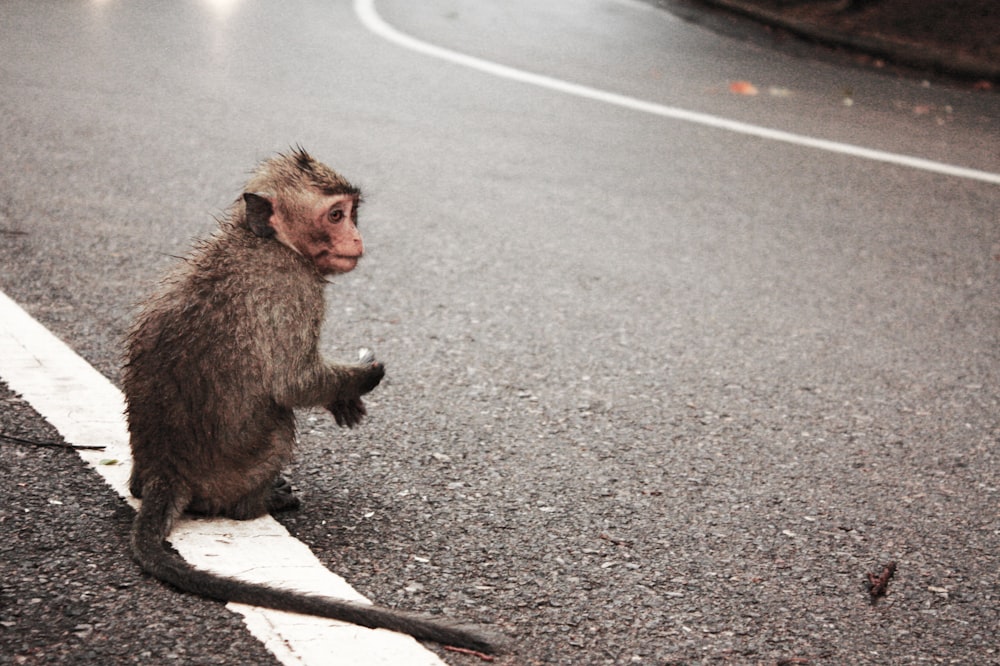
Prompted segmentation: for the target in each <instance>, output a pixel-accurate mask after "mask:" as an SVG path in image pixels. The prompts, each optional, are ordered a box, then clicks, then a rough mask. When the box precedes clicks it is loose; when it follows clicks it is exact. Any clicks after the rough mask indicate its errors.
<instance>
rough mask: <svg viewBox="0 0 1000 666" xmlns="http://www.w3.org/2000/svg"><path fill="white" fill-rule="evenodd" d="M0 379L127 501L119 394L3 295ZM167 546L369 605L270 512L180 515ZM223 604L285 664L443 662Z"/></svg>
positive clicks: (404, 643)
mask: <svg viewBox="0 0 1000 666" xmlns="http://www.w3.org/2000/svg"><path fill="white" fill-rule="evenodd" d="M0 378H2V379H3V380H4V381H5V382H6V383H7V385H8V386H9V387H10V388H11V389H12V390H13V391H15V392H17V393H19V394H21V396H22V397H23V398H24V399H25V400H26V401H27V402H28V403H29V404H30V405H31V406H32V407H33V408H34V409H35V411H37V412H38V413H39V414H41V415H42V417H43V418H44V419H45V420H46V421H48V422H49V423H51V424H52V425H53V426H54V427H55V428H56V429H57V430H58V431H59V433H60V434H61V435H62V436H63V438H65V440H66V441H67V442H69V443H71V444H75V445H84V446H104V447H105V450H104V451H89V450H80V451H79V453H80V456H81V457H82V458H83V459H84V460H85V461H86V462H87V463H89V464H90V465H91V467H93V468H94V469H95V470H96V471H97V473H98V474H100V475H101V476H102V477H104V480H105V481H106V482H107V483H108V485H110V486H111V487H112V488H113V489H114V490H115V491H116V492H117V493H118V494H119V495H121V496H122V497H125V498H129V493H128V477H129V471H130V470H131V455H130V453H129V447H128V431H127V426H126V424H125V418H124V405H125V400H124V397H123V396H122V394H121V391H119V390H118V389H117V388H116V387H115V386H114V385H113V384H112V383H111V382H109V381H108V380H107V379H106V378H105V377H104V376H103V375H101V374H100V373H99V372H97V370H95V369H94V368H93V367H92V366H91V365H90V364H89V363H87V362H86V361H85V360H83V359H82V358H80V356H78V355H77V354H76V352H74V351H73V350H72V349H70V348H69V347H68V346H66V344H65V343H63V342H62V341H61V340H59V339H58V338H56V337H55V336H54V335H53V334H52V333H51V332H49V330H48V329H46V328H45V327H44V326H42V325H41V324H39V323H38V322H37V321H35V320H34V319H33V318H32V317H31V315H29V314H28V313H27V312H25V311H24V310H23V309H22V308H21V307H20V306H18V305H17V304H16V303H15V302H14V301H12V300H11V299H10V298H9V297H8V296H7V295H6V294H4V293H3V292H0ZM112 461H117V462H112ZM129 501H130V502H131V503H132V505H133V506H136V505H137V502H136V501H135V500H133V499H129ZM171 542H172V543H173V544H174V546H175V547H176V548H177V550H178V551H179V552H180V553H181V555H183V556H184V558H185V559H186V560H188V561H189V562H191V563H192V564H194V565H196V566H198V567H200V568H203V569H209V570H211V571H215V572H218V573H221V574H225V575H228V576H235V577H237V578H242V579H246V580H252V581H257V582H266V583H268V584H271V585H282V586H286V587H290V588H294V589H301V590H304V591H308V592H316V593H321V594H328V595H331V596H335V597H340V598H345V599H355V600H360V601H365V599H364V597H362V596H361V595H360V594H359V593H358V592H356V591H355V590H354V589H353V588H351V586H350V585H348V584H347V583H346V582H345V581H344V579H343V578H341V577H340V576H337V575H336V574H334V573H332V572H330V571H329V570H328V569H327V568H326V567H324V566H323V564H322V563H321V562H320V561H319V560H318V559H317V558H316V556H315V555H313V553H312V552H311V551H310V550H309V549H308V548H307V547H306V546H305V544H303V543H301V542H300V541H298V540H296V539H294V538H293V537H292V536H291V535H290V534H288V532H287V531H286V530H285V528H284V527H283V526H282V525H281V524H280V523H278V522H277V521H275V520H274V519H273V518H271V517H266V518H260V519H258V520H253V521H246V522H240V521H232V520H222V519H211V520H183V521H181V522H180V524H178V525H177V527H176V528H175V529H174V532H173V533H172V535H171ZM228 608H229V609H230V610H232V611H235V612H237V613H240V614H241V615H243V620H244V622H245V623H246V625H247V628H248V629H249V630H250V632H251V633H252V634H253V635H254V636H255V637H256V638H257V639H258V640H260V641H261V642H262V643H263V644H264V645H265V646H266V647H267V648H268V649H269V650H270V651H271V652H272V653H274V655H275V656H276V657H277V658H278V660H279V661H280V662H281V663H283V664H286V665H288V666H312V665H316V666H319V665H321V664H330V663H337V664H345V665H350V666H355V665H356V666H362V665H364V666H397V665H401V664H402V665H406V666H409V665H411V664H412V665H414V666H443V665H444V662H443V661H441V660H440V659H439V658H438V657H437V655H435V654H434V653H432V652H430V651H429V650H427V649H425V648H424V647H423V646H422V645H420V644H419V643H418V642H417V641H415V640H414V639H412V638H410V637H409V636H404V635H402V634H396V633H392V632H389V631H384V630H372V629H365V628H363V627H357V626H355V625H351V624H344V623H340V622H333V621H331V620H324V619H322V618H314V617H307V616H303V615H294V614H291V613H282V612H279V611H271V610H265V609H261V608H254V607H251V606H244V605H241V604H229V605H228Z"/></svg>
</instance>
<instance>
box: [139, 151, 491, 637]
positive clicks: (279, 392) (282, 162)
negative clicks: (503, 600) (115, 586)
mask: <svg viewBox="0 0 1000 666" xmlns="http://www.w3.org/2000/svg"><path fill="white" fill-rule="evenodd" d="M359 202H360V191H359V190H358V189H357V188H355V187H353V186H352V185H351V184H350V183H348V182H347V181H346V180H345V179H344V178H343V177H341V176H340V175H339V174H337V173H336V172H334V171H333V170H332V169H330V168H329V167H327V166H326V165H324V164H321V163H320V162H317V161H316V160H314V159H313V158H312V157H310V156H309V155H308V154H307V153H306V152H305V151H304V150H302V149H301V148H298V149H296V150H294V151H293V152H292V153H291V154H289V155H279V156H277V157H275V158H272V159H270V160H268V161H266V162H264V163H262V164H261V165H260V167H259V168H258V169H257V171H256V172H255V173H254V175H253V176H252V177H251V179H250V181H249V183H247V187H246V189H245V192H244V194H243V197H242V198H241V199H240V200H237V202H236V203H235V204H233V206H232V208H231V209H230V210H229V211H228V214H227V216H226V217H225V218H224V219H223V220H222V221H221V222H220V228H219V230H218V231H217V232H216V234H215V235H214V236H213V237H212V238H210V239H209V240H207V241H204V242H202V243H201V244H200V245H199V246H198V247H197V248H196V250H195V251H194V253H193V254H192V255H191V256H190V257H188V258H187V259H186V260H185V261H184V262H183V263H182V264H181V265H180V266H179V268H177V269H176V270H175V271H174V272H173V273H172V274H171V275H170V276H169V277H168V278H167V279H166V280H165V281H164V284H163V286H162V288H161V290H160V291H159V292H158V293H157V294H156V295H154V296H153V297H151V298H150V299H149V300H147V301H146V302H145V303H144V305H143V307H142V309H141V311H140V313H139V315H138V316H137V318H136V320H135V322H134V324H133V326H132V328H131V330H130V332H129V334H128V337H127V340H126V362H125V366H124V369H123V375H122V380H123V385H124V391H125V397H126V402H127V416H128V426H129V433H130V444H131V447H132V456H133V459H134V466H133V469H132V477H131V479H130V482H129V489H130V491H131V492H132V494H133V495H135V496H136V497H139V498H142V506H141V507H140V508H139V513H138V515H137V516H136V520H135V525H134V527H133V532H132V549H133V553H134V556H135V558H136V560H137V561H138V562H139V564H140V565H141V566H142V568H143V569H145V570H146V571H147V572H149V573H151V574H152V575H154V576H156V577H157V578H160V579H161V580H164V581H166V582H168V583H171V584H172V585H174V586H176V587H178V588H180V589H182V590H186V591H188V592H193V593H195V594H199V595H202V596H205V597H210V598H212V599H219V600H224V601H236V602H240V603H246V604H251V605H255V606H264V607H267V608H276V609H280V610H287V611H293V612H299V613H307V614H310V615H320V616H323V617H329V618H334V619H338V620H345V621H347V622H352V623H354V624H359V625H363V626H366V627H383V628H386V629H391V630H394V631H400V632H404V633H407V634H410V635H412V636H415V637H417V638H423V639H428V640H433V641H437V642H439V643H443V644H446V645H456V646H461V647H466V648H470V649H473V650H480V651H493V650H494V649H495V647H494V645H493V644H492V643H491V642H490V640H489V639H487V638H486V637H484V636H482V635H480V634H479V633H477V632H474V631H472V630H467V629H463V628H461V627H454V626H449V625H445V624H440V623H436V622H433V621H431V620H428V619H426V618H423V617H420V616H418V615H412V614H408V613H402V612H397V611H394V610H390V609H387V608H380V607H377V606H367V605H362V604H354V603H350V602H347V601H342V600H338V599H332V598H327V597H320V596H314V595H304V594H299V593H296V592H291V591H288V590H282V589H277V588H271V587H266V586H262V585H253V584H250V583H244V582H242V581H236V580H233V579H229V578H224V577H221V576H216V575H214V574H210V573H208V572H204V571H200V570H198V569H195V568H194V567H192V566H191V565H189V564H188V563H187V562H185V561H184V560H183V559H182V558H180V557H178V556H177V555H175V554H174V553H172V552H171V551H170V550H168V549H167V548H166V546H165V544H164V540H165V539H166V538H167V536H168V535H169V533H170V529H171V527H172V525H173V523H174V522H175V521H176V520H177V519H178V518H179V517H180V515H181V514H182V513H183V512H184V511H185V510H188V511H192V512H197V513H201V514H207V515H215V516H227V517H230V518H235V519H237V520H244V519H250V518H255V517H257V516H261V515H263V514H265V513H267V512H268V511H277V510H282V509H289V508H295V507H297V506H298V499H297V498H296V497H295V496H294V495H293V494H292V492H291V487H290V486H289V484H288V483H287V482H286V481H284V479H282V478H281V476H280V472H281V469H282V467H283V466H284V465H285V464H286V463H288V462H289V460H290V459H291V457H292V452H293V449H294V446H295V421H294V417H293V412H292V410H293V409H294V408H297V407H312V406H324V407H326V408H327V409H329V410H330V411H331V412H332V413H333V415H334V417H335V418H336V420H337V423H338V424H340V425H344V426H349V427H353V426H355V425H357V424H358V423H359V422H360V421H361V418H362V417H363V416H364V415H365V406H364V403H363V402H362V401H361V396H362V395H363V394H365V393H367V392H369V391H371V390H372V389H374V388H375V387H376V386H377V385H378V383H379V382H380V381H381V379H382V377H383V375H384V373H385V369H384V367H383V366H382V364H381V363H376V362H375V361H374V358H373V357H371V356H370V355H366V356H365V357H363V358H362V360H361V362H360V363H357V364H354V365H334V364H330V363H328V362H326V361H324V360H323V359H322V358H321V357H320V353H319V349H318V341H319V334H320V326H321V324H322V321H323V316H324V301H323V287H324V285H325V284H326V280H327V277H328V276H330V275H335V274H338V273H346V272H348V271H350V270H352V269H353V268H354V267H355V265H356V264H357V262H358V260H359V259H360V258H361V256H362V254H363V253H364V247H363V245H362V241H361V235H360V233H359V232H358V228H357V214H358V204H359Z"/></svg>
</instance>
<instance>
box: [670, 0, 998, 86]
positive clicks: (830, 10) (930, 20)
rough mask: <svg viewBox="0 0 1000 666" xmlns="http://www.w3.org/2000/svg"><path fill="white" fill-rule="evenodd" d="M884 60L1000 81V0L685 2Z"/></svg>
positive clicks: (981, 82)
mask: <svg viewBox="0 0 1000 666" xmlns="http://www.w3.org/2000/svg"><path fill="white" fill-rule="evenodd" d="M679 4H682V5H684V4H687V5H689V6H690V7H697V6H700V7H705V6H709V7H715V8H717V9H720V10H723V11H725V12H730V13H735V14H740V15H743V16H745V17H749V18H751V19H754V20H756V21H758V22H760V23H763V24H765V25H767V26H769V27H771V28H774V29H779V30H783V31H787V32H789V33H792V34H794V35H796V36H798V37H803V38H806V39H808V40H811V41H815V42H819V43H822V44H825V45H828V46H833V47H842V48H846V49H849V50H851V51H854V52H857V53H860V54H866V55H868V56H871V57H872V58H873V59H874V60H875V61H876V64H882V62H883V61H884V62H886V63H891V64H894V65H901V66H905V67H909V68H914V69H918V70H923V71H928V72H932V73H936V74H942V75H945V76H949V77H954V78H959V79H965V80H971V81H978V82H979V87H983V88H989V87H995V86H996V84H997V83H1000V2H997V0H949V1H948V2H926V1H925V2H914V1H913V0H681V2H680V3H679Z"/></svg>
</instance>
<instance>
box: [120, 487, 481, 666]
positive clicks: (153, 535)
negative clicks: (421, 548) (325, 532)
mask: <svg viewBox="0 0 1000 666" xmlns="http://www.w3.org/2000/svg"><path fill="white" fill-rule="evenodd" d="M188 501H189V496H188V495H187V493H186V492H185V493H180V492H178V490H177V489H176V488H174V489H171V488H169V487H167V484H165V483H163V482H159V481H153V482H151V483H147V484H146V486H145V487H144V488H143V499H142V505H141V506H140V508H139V514H138V515H137V516H136V519H135V524H134V526H133V529H132V553H133V556H134V557H135V559H136V561H137V562H138V563H139V565H140V566H141V567H142V568H143V569H144V570H145V571H146V572H147V573H149V574H151V575H153V576H154V577H156V578H158V579H160V580H162V581H164V582H167V583H170V584H171V585H173V586H174V587H177V588H179V589H181V590H184V591H185V592H190V593H192V594H197V595H199V596H202V597H206V598H209V599H215V600H217V601H226V602H229V601H233V602H236V603H241V604H248V605H250V606H260V607H263V608H273V609H275V610H283V611H290V612H293V613H303V614H306V615H316V616H319V617H326V618H330V619H334V620H342V621H344V622H350V623H351V624H357V625H360V626H363V627H371V628H373V629H376V628H380V629H389V630H391V631H398V632H401V633H404V634H409V635H410V636H413V637H414V638H420V639H424V640H430V641H434V642H436V643H440V644H442V645H451V646H455V647H462V648H467V649H469V650H475V651H477V652H484V653H489V654H493V653H496V652H498V651H499V650H500V642H499V641H498V640H497V639H495V638H493V637H491V636H487V635H486V634H484V633H482V632H480V631H478V630H474V629H470V628H467V627H461V626H456V625H451V624H445V623H439V622H436V621H434V620H431V619H429V618H426V617H423V616H420V615H417V614H414V613H407V612H404V611H397V610H394V609H389V608H383V607H380V606H370V605H366V604H358V603H353V602H350V601H345V600H342V599H334V598H332V597H324V596H319V595H313V594H305V593H300V592H293V591H291V590H284V589H281V588H276V587H268V586H266V585H258V584H255V583H247V582H244V581H240V580H235V579H233V578H226V577H224V576H219V575H216V574H213V573H209V572H207V571H202V570H201V569H196V568H195V567H193V566H191V565H190V564H188V563H187V562H186V561H185V560H184V559H183V558H181V557H180V556H178V555H177V554H175V553H173V552H171V551H170V550H169V549H168V548H167V547H166V545H165V543H164V540H165V539H166V537H167V535H168V534H169V532H170V528H171V526H172V525H173V522H174V521H175V520H176V519H177V518H178V517H180V515H181V514H182V513H183V510H184V507H185V506H186V505H187V503H188Z"/></svg>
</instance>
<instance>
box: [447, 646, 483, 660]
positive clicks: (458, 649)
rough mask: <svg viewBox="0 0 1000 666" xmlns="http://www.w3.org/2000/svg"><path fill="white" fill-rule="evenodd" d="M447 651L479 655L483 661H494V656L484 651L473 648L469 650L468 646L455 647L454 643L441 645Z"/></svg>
mask: <svg viewBox="0 0 1000 666" xmlns="http://www.w3.org/2000/svg"><path fill="white" fill-rule="evenodd" d="M442 647H443V648H444V649H445V650H447V651H448V652H457V653H459V654H468V655H471V656H473V657H479V658H480V659H482V660H483V661H496V657H494V656H492V655H489V654H486V653H485V652H476V651H475V650H470V649H469V648H462V647H455V646H454V645H443V646H442Z"/></svg>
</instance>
